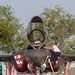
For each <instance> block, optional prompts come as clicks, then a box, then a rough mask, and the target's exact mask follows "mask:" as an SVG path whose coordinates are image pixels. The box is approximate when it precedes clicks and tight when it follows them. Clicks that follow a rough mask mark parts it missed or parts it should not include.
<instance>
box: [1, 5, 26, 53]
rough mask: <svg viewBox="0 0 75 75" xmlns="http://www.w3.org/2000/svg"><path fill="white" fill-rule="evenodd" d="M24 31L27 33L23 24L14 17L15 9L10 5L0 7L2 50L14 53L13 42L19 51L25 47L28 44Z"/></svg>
mask: <svg viewBox="0 0 75 75" xmlns="http://www.w3.org/2000/svg"><path fill="white" fill-rule="evenodd" d="M24 31H25V32H26V30H25V29H24V27H23V24H21V23H19V19H17V18H16V17H15V16H14V9H13V8H12V7H11V6H8V5H6V6H0V50H5V51H6V52H10V51H12V49H13V48H12V42H14V44H15V46H16V48H17V49H21V48H22V47H24V45H25V44H26V43H27V42H26V33H25V32H24ZM20 35H21V36H20ZM22 35H23V36H22ZM11 38H12V41H11ZM24 41H25V43H22V42H24ZM21 44H22V45H21Z"/></svg>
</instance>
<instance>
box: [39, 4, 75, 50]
mask: <svg viewBox="0 0 75 75" xmlns="http://www.w3.org/2000/svg"><path fill="white" fill-rule="evenodd" d="M40 16H41V17H42V19H43V20H44V23H45V25H46V28H47V31H48V38H47V40H48V41H50V42H53V43H55V44H57V45H60V46H61V47H60V49H61V50H62V49H63V47H64V44H65V42H66V39H68V38H69V37H71V36H72V35H75V19H74V18H73V16H72V15H71V14H70V13H68V12H65V11H64V10H63V8H62V7H61V6H59V5H56V6H55V7H54V9H49V8H45V9H44V11H43V12H42V13H41V14H40Z"/></svg>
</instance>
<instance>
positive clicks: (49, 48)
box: [44, 46, 53, 50]
mask: <svg viewBox="0 0 75 75" xmlns="http://www.w3.org/2000/svg"><path fill="white" fill-rule="evenodd" d="M44 48H45V49H48V50H52V49H53V48H52V47H48V46H44Z"/></svg>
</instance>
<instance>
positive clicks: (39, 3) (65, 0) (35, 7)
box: [0, 0, 75, 27]
mask: <svg viewBox="0 0 75 75" xmlns="http://www.w3.org/2000/svg"><path fill="white" fill-rule="evenodd" d="M0 5H3V6H6V5H10V6H11V7H12V8H14V12H15V14H14V15H15V17H17V18H18V19H19V20H20V23H24V26H25V27H27V26H28V23H29V21H30V20H31V18H32V17H34V16H38V15H39V14H40V13H42V12H43V11H44V8H50V9H53V8H54V6H55V5H61V6H62V7H63V9H64V11H66V12H69V13H71V14H72V15H75V0H0Z"/></svg>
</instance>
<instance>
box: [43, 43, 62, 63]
mask: <svg viewBox="0 0 75 75" xmlns="http://www.w3.org/2000/svg"><path fill="white" fill-rule="evenodd" d="M44 48H45V49H47V50H50V53H51V57H52V58H53V59H54V64H56V63H58V61H57V62H56V59H57V57H60V54H61V53H60V49H59V48H58V47H57V46H56V45H55V44H53V43H51V44H50V46H44Z"/></svg>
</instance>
